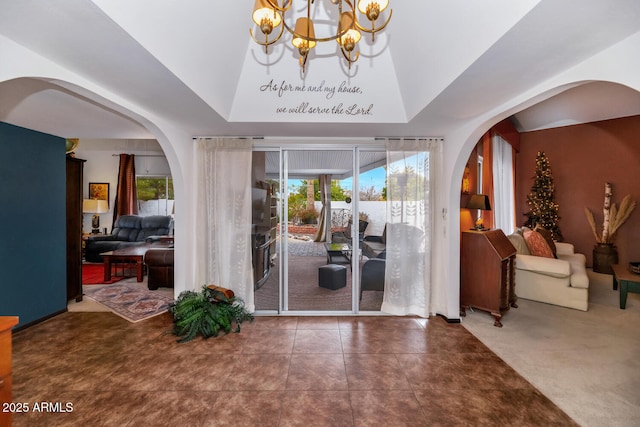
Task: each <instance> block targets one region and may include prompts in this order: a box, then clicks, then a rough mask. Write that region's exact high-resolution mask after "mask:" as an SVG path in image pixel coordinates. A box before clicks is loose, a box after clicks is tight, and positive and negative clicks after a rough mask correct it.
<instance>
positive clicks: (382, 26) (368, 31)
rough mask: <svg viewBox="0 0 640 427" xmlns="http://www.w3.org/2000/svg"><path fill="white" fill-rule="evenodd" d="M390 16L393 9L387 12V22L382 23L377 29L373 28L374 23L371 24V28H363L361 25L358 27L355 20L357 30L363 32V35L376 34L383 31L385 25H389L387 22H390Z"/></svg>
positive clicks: (358, 23) (358, 24)
mask: <svg viewBox="0 0 640 427" xmlns="http://www.w3.org/2000/svg"><path fill="white" fill-rule="evenodd" d="M391 15H393V9H391V10H389V17H388V18H387V20H386V21H385V23H384V24H382V25H381V26H379V27H377V28H376V27H373V25H375V23H374V22H372V23H371V24H372V28H365V27H363V26H362V25H360V22H358V21H357V20H356V27H358V29H359V30H362V31H364V32H365V33H369V34H374V33H377V32H378V31H380V30H383V29H384V27H386V26H387V24H388V23H389V21H391Z"/></svg>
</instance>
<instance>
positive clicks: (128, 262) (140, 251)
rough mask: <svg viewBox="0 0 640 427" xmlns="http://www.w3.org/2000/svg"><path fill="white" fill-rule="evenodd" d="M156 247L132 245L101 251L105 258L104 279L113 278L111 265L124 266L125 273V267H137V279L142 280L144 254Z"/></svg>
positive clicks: (107, 280)
mask: <svg viewBox="0 0 640 427" xmlns="http://www.w3.org/2000/svg"><path fill="white" fill-rule="evenodd" d="M154 247H158V246H155V245H143V246H132V247H130V248H124V249H116V250H115V251H109V252H104V253H101V254H100V255H102V258H103V259H104V281H105V282H109V281H110V280H111V267H116V268H122V274H123V275H124V271H125V269H135V271H136V279H137V281H138V282H142V279H143V277H144V263H143V261H144V254H145V253H146V252H147V251H148V250H149V249H151V248H154ZM159 247H163V246H159Z"/></svg>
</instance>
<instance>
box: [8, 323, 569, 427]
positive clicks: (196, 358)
mask: <svg viewBox="0 0 640 427" xmlns="http://www.w3.org/2000/svg"><path fill="white" fill-rule="evenodd" d="M170 327H171V317H170V316H169V315H168V314H163V315H161V316H158V317H155V318H152V319H149V320H146V321H142V322H139V323H129V322H127V321H126V320H123V319H121V318H119V317H117V316H115V315H113V314H111V313H71V312H70V313H65V314H63V315H60V316H57V317H55V318H53V319H51V320H49V321H46V322H43V323H41V324H39V325H36V326H33V327H31V328H28V329H26V330H24V331H20V332H18V333H16V334H15V335H14V348H13V354H14V359H13V360H14V364H13V390H14V393H13V401H14V402H25V403H28V404H29V405H30V407H31V408H33V407H34V404H35V403H40V402H51V403H59V404H60V405H62V407H65V408H66V406H65V405H66V403H71V404H72V407H73V410H72V411H71V412H61V411H58V412H53V413H47V412H34V411H30V412H29V413H22V414H14V417H13V421H14V426H16V427H20V426H29V427H33V426H59V425H65V426H66V425H68V426H80V425H91V426H103V425H109V426H164V425H177V426H232V425H233V426H294V425H297V426H438V425H443V426H460V425H469V426H485V425H486V426H489V425H491V426H506V425H514V426H516V425H517V426H551V425H556V426H570V425H576V424H575V423H574V422H573V421H572V420H571V419H570V418H569V417H568V416H567V415H566V414H564V413H563V412H562V411H561V410H560V409H558V408H557V407H556V406H555V405H554V404H553V403H552V402H551V401H550V400H549V399H547V398H546V397H544V396H543V395H542V394H541V393H540V392H539V391H537V390H536V389H535V388H534V387H533V386H531V385H530V384H529V383H528V382H527V381H525V380H524V379H523V378H522V377H521V376H520V375H518V374H517V373H516V372H515V371H514V370H513V369H511V368H510V367H509V366H507V365H506V364H505V363H504V362H502V360H500V359H499V358H498V357H497V356H496V355H495V354H494V353H492V352H491V351H490V350H489V349H488V348H487V347H485V346H484V345H483V344H482V343H481V342H480V341H478V340H477V339H476V338H475V337H474V336H473V335H471V334H470V333H469V332H468V331H466V329H464V328H463V327H462V326H461V325H459V324H457V325H456V324H453V325H452V324H447V323H446V322H445V321H444V320H443V319H441V318H439V317H436V318H433V319H430V320H428V321H427V320H424V319H412V318H398V317H258V318H256V320H255V321H254V322H253V323H252V324H244V325H243V328H242V332H241V333H239V334H230V335H227V336H221V337H218V338H215V339H213V338H212V339H210V340H206V341H205V340H202V339H200V338H198V339H197V340H195V341H192V342H189V343H185V344H177V343H176V342H175V337H174V336H172V335H170V334H167V333H166V332H167V331H168V330H169V329H170Z"/></svg>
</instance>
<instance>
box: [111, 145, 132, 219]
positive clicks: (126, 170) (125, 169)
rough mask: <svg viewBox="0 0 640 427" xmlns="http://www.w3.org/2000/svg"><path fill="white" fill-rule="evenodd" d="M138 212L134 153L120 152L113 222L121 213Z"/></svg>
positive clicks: (130, 213)
mask: <svg viewBox="0 0 640 427" xmlns="http://www.w3.org/2000/svg"><path fill="white" fill-rule="evenodd" d="M137 214H138V196H137V191H136V166H135V156H134V155H133V154H120V168H119V170H118V190H117V191H116V200H115V203H114V209H113V223H112V224H111V228H113V226H114V225H115V223H116V219H118V217H119V216H120V215H137Z"/></svg>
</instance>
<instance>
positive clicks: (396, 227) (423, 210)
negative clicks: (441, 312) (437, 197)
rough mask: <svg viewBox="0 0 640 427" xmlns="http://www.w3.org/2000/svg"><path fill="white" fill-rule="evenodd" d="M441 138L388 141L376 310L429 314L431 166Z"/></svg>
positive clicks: (436, 157) (432, 170) (436, 159)
mask: <svg viewBox="0 0 640 427" xmlns="http://www.w3.org/2000/svg"><path fill="white" fill-rule="evenodd" d="M441 142H442V140H439V139H417V140H389V141H387V144H386V145H387V227H386V236H385V237H386V248H387V250H386V258H387V261H386V268H385V285H384V296H383V301H382V308H381V310H382V311H383V312H386V313H390V314H395V315H407V314H415V315H418V316H422V317H428V316H429V314H430V313H431V312H432V309H431V287H432V283H431V240H432V233H433V230H432V219H433V214H432V211H433V189H434V184H435V183H434V177H435V174H434V170H435V167H436V163H437V162H439V158H440V156H441V146H442V144H441Z"/></svg>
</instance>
